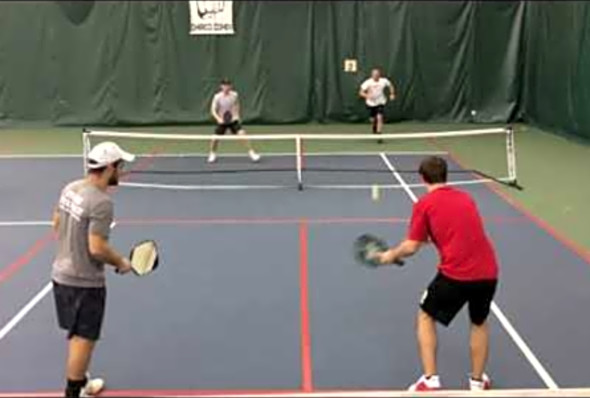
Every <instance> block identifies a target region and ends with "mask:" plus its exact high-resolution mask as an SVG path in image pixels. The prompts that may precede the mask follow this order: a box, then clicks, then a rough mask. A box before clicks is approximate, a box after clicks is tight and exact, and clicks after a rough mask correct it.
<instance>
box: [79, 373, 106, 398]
mask: <svg viewBox="0 0 590 398" xmlns="http://www.w3.org/2000/svg"><path fill="white" fill-rule="evenodd" d="M87 378H88V381H87V382H86V385H85V386H84V388H82V391H80V396H81V397H94V396H96V395H98V394H100V392H101V391H102V390H103V389H104V384H105V382H104V380H103V379H91V378H90V375H88V376H87Z"/></svg>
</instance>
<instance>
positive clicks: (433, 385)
mask: <svg viewBox="0 0 590 398" xmlns="http://www.w3.org/2000/svg"><path fill="white" fill-rule="evenodd" d="M440 388H441V387H440V378H439V377H438V375H432V376H430V377H428V378H427V377H426V376H424V375H422V376H420V378H419V379H418V381H417V382H415V383H414V384H412V385H411V386H410V387H409V388H408V391H434V390H440Z"/></svg>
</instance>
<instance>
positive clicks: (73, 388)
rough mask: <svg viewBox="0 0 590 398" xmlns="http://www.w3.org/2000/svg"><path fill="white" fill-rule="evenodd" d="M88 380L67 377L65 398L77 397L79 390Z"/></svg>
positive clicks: (80, 390)
mask: <svg viewBox="0 0 590 398" xmlns="http://www.w3.org/2000/svg"><path fill="white" fill-rule="evenodd" d="M87 382H88V379H87V378H84V379H82V380H70V379H68V385H67V387H66V398H78V397H79V396H80V392H82V389H83V388H84V387H85V386H86V383H87Z"/></svg>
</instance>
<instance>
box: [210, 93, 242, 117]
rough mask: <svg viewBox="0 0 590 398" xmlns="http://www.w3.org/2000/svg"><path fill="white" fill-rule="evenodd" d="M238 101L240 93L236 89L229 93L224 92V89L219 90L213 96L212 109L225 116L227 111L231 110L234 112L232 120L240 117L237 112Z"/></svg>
mask: <svg viewBox="0 0 590 398" xmlns="http://www.w3.org/2000/svg"><path fill="white" fill-rule="evenodd" d="M237 102H238V93H237V92H235V91H233V90H232V91H230V92H229V93H228V94H227V95H225V94H224V93H223V91H220V92H218V93H217V94H215V96H213V101H212V102H211V110H212V111H214V112H215V113H216V114H217V115H219V116H221V117H223V115H224V114H225V113H226V112H230V113H231V114H232V120H235V119H237V118H238V115H236V114H235V112H234V111H235V108H234V107H235V106H236V104H237Z"/></svg>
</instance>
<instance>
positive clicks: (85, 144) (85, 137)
mask: <svg viewBox="0 0 590 398" xmlns="http://www.w3.org/2000/svg"><path fill="white" fill-rule="evenodd" d="M82 151H83V154H82V162H83V167H84V175H87V174H88V167H87V166H88V153H89V152H90V132H89V131H88V130H86V129H85V128H84V129H82Z"/></svg>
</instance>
